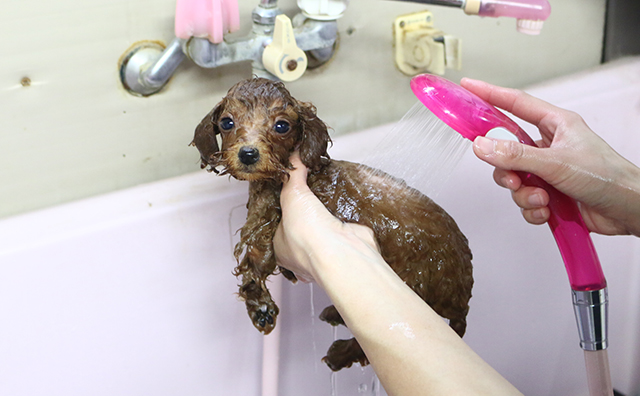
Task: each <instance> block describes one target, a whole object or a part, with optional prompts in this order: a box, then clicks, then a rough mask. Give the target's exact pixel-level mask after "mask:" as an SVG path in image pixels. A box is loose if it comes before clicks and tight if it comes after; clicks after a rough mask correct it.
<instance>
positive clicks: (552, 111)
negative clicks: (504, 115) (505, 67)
mask: <svg viewBox="0 0 640 396" xmlns="http://www.w3.org/2000/svg"><path fill="white" fill-rule="evenodd" d="M460 85H461V86H462V87H464V88H465V89H467V90H468V91H471V92H473V93H474V94H476V95H478V96H479V97H480V98H482V99H484V100H486V101H487V102H489V103H490V104H492V105H494V106H496V107H499V108H501V109H504V110H506V111H508V112H509V113H511V114H513V115H515V116H516V117H519V118H521V119H523V120H524V121H527V122H529V123H531V124H533V125H535V126H537V127H538V129H539V130H540V134H541V135H542V136H543V138H544V141H545V142H551V141H552V140H553V135H554V134H555V132H556V128H557V127H558V126H559V125H560V124H561V122H562V116H563V115H564V114H565V113H566V112H567V111H566V110H564V109H561V108H559V107H557V106H554V105H552V104H551V103H548V102H545V101H544V100H542V99H538V98H536V97H534V96H531V95H529V94H527V93H526V92H524V91H521V90H519V89H512V88H503V87H498V86H495V85H492V84H489V83H486V82H484V81H479V80H473V79H470V78H463V79H462V81H461V82H460Z"/></svg>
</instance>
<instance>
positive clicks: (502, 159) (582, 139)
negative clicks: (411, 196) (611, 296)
mask: <svg viewBox="0 0 640 396" xmlns="http://www.w3.org/2000/svg"><path fill="white" fill-rule="evenodd" d="M461 85H462V86H463V87H464V88H466V89H467V90H469V91H471V92H473V93H475V94H476V95H478V96H479V97H481V98H482V99H484V100H486V101H487V102H489V103H491V104H492V105H494V106H496V107H500V108H502V109H504V110H506V111H508V112H510V113H512V114H514V115H515V116H517V117H520V118H521V119H523V120H525V121H527V122H530V123H532V124H534V125H536V126H537V127H538V129H539V130H540V134H541V136H542V140H541V141H539V142H538V146H539V147H532V146H527V145H524V144H520V143H517V142H512V141H503V140H494V139H488V138H484V137H478V138H476V140H475V141H474V145H473V150H474V152H475V154H476V155H477V156H478V158H480V159H482V160H483V161H485V162H487V163H489V164H491V165H493V166H495V167H496V169H495V171H494V174H493V177H494V180H495V181H496V183H497V184H498V185H500V186H502V187H505V188H507V189H509V190H511V191H512V196H513V200H514V201H515V203H516V204H517V205H518V206H519V207H520V208H522V215H523V217H524V218H525V220H527V221H528V222H529V223H531V224H543V223H546V222H547V220H549V208H548V207H547V205H548V203H549V195H548V194H547V192H546V191H544V190H543V189H541V188H537V187H529V186H524V185H522V180H521V179H520V177H518V175H517V174H516V173H515V172H514V171H515V170H518V171H524V172H531V173H533V174H535V175H537V176H539V177H541V178H542V179H544V180H545V181H547V182H548V183H549V184H551V185H552V186H554V187H555V188H557V189H558V190H559V191H561V192H563V193H564V194H566V195H568V196H570V197H572V198H574V199H575V200H576V201H578V203H579V208H580V211H581V213H582V217H583V218H584V221H585V224H586V225H587V228H588V229H589V230H590V231H592V232H596V233H599V234H604V235H627V234H634V235H636V236H640V169H639V168H638V167H637V166H635V165H634V164H632V163H631V162H629V161H627V160H626V159H625V158H623V157H622V156H620V155H619V154H618V153H617V152H615V151H614V150H613V149H612V148H611V147H610V146H609V145H608V144H607V143H606V142H605V141H604V140H602V139H601V138H600V137H599V136H598V135H596V134H595V133H594V132H593V131H592V130H591V129H590V128H589V127H588V126H587V124H586V123H585V122H584V120H583V119H582V118H581V117H580V116H579V115H578V114H576V113H574V112H572V111H568V110H564V109H561V108H559V107H556V106H554V105H552V104H550V103H547V102H545V101H543V100H540V99H537V98H535V97H533V96H530V95H528V94H526V93H525V92H523V91H519V90H515V89H508V88H501V87H497V86H494V85H491V84H488V83H485V82H482V81H477V80H471V79H466V78H465V79H462V81H461Z"/></svg>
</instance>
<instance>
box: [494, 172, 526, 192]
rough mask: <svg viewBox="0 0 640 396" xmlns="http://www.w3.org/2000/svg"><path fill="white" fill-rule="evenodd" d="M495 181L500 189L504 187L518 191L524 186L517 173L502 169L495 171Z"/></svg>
mask: <svg viewBox="0 0 640 396" xmlns="http://www.w3.org/2000/svg"><path fill="white" fill-rule="evenodd" d="M493 180H494V181H495V182H496V184H497V185H499V186H500V187H504V188H506V189H509V190H511V191H516V190H517V189H519V188H520V186H521V185H522V180H521V179H520V177H519V176H518V175H517V174H516V173H515V172H513V171H508V170H505V169H500V168H495V169H494V171H493Z"/></svg>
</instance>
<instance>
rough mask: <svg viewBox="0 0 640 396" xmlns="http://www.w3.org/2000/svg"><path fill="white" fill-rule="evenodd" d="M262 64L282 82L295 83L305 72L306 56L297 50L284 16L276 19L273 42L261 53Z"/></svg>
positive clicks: (287, 18)
mask: <svg viewBox="0 0 640 396" xmlns="http://www.w3.org/2000/svg"><path fill="white" fill-rule="evenodd" d="M262 64H263V65H264V68H265V69H267V71H269V73H271V74H273V75H274V76H276V77H278V78H279V79H280V80H282V81H295V80H297V79H299V78H300V77H302V74H304V72H305V70H307V55H306V54H305V53H304V51H303V50H301V49H300V48H298V45H297V44H296V37H295V35H294V33H293V27H292V26H291V20H290V19H289V17H287V16H286V15H284V14H280V15H278V16H277V17H276V24H275V27H274V29H273V41H272V42H271V44H269V45H268V46H267V47H266V48H265V49H264V52H263V53H262Z"/></svg>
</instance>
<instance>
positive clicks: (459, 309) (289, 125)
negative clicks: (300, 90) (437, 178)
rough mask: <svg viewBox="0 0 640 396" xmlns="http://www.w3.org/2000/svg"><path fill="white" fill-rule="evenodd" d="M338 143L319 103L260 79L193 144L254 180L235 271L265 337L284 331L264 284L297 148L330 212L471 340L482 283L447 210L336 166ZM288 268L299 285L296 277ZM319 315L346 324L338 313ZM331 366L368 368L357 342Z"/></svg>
mask: <svg viewBox="0 0 640 396" xmlns="http://www.w3.org/2000/svg"><path fill="white" fill-rule="evenodd" d="M217 135H220V138H221V141H222V147H221V148H220V147H219V146H218V142H217ZM330 141H331V140H330V138H329V134H328V133H327V127H326V125H325V124H324V122H322V121H321V120H320V119H319V118H318V117H317V116H316V109H315V107H314V106H313V105H311V104H309V103H303V102H300V101H298V100H296V99H294V98H293V97H292V96H291V94H290V93H289V91H287V89H286V88H285V87H284V85H283V84H282V83H276V82H273V81H270V80H265V79H260V78H253V79H249V80H246V81H242V82H240V83H238V84H236V85H235V86H234V87H232V88H231V89H230V90H229V92H228V94H227V96H226V97H224V98H223V99H222V101H221V102H220V103H218V105H216V106H215V108H214V109H213V110H212V111H211V112H210V113H209V114H207V116H206V117H205V118H204V119H203V120H202V122H201V123H200V124H199V125H198V127H197V128H196V132H195V137H194V140H193V144H195V146H196V147H197V148H198V150H199V151H200V156H201V159H202V167H203V168H205V167H207V166H210V170H213V171H215V172H216V173H218V174H220V175H224V174H229V175H231V176H233V177H235V178H236V179H238V180H247V181H249V202H248V203H247V208H248V214H247V221H246V223H245V225H244V226H243V227H242V229H241V234H240V237H241V239H240V242H239V243H238V244H237V245H236V247H235V252H234V254H235V256H236V259H237V260H238V263H239V264H238V266H237V268H236V269H235V272H234V273H235V275H236V276H237V277H239V280H240V285H239V287H240V292H239V295H240V297H241V298H242V299H243V300H244V302H245V304H246V307H247V311H248V313H249V317H250V318H251V320H252V321H253V325H254V326H255V327H256V328H257V329H258V330H260V331H261V332H263V333H264V334H268V333H269V332H271V330H273V328H274V327H275V325H276V317H277V315H278V312H279V309H278V307H277V306H276V304H275V303H274V302H273V300H272V299H271V295H270V294H269V290H268V289H267V285H266V283H265V281H266V279H267V277H268V276H270V275H272V274H274V273H276V270H277V265H276V260H275V255H274V252H273V243H272V239H273V236H274V233H275V231H276V228H277V227H278V223H279V222H280V218H281V209H280V189H281V187H282V182H283V180H284V179H285V178H286V177H287V170H288V169H291V163H290V162H289V156H290V155H291V153H292V152H293V151H294V150H296V149H297V150H299V151H300V156H301V158H302V162H303V163H304V164H305V165H306V166H307V167H308V168H309V176H308V184H309V186H310V188H311V190H312V191H313V192H314V193H315V195H316V196H317V197H318V198H319V199H320V201H322V203H323V204H324V205H325V206H326V207H327V209H328V210H329V211H330V212H331V213H332V214H333V215H334V216H336V217H338V218H339V219H340V220H342V221H345V222H354V223H359V224H362V225H365V226H368V227H370V228H371V229H373V231H374V233H375V237H376V240H377V242H378V245H379V246H380V251H381V253H382V256H383V257H384V259H385V261H386V262H387V263H389V265H390V266H391V267H392V268H393V270H394V271H395V272H396V273H397V274H398V275H399V276H400V278H402V280H404V282H405V283H406V284H407V285H409V287H411V288H412V289H413V290H414V291H415V292H416V293H417V294H418V295H419V296H420V297H421V298H422V299H423V300H424V301H426V302H427V304H429V305H430V306H431V307H432V308H433V309H434V310H435V311H436V312H437V313H438V314H440V315H441V316H443V317H445V318H448V319H449V323H450V326H451V327H452V328H453V330H455V331H456V332H457V333H458V334H459V335H460V336H462V335H463V334H464V332H465V329H466V315H467V312H468V310H469V305H468V302H469V299H470V298H471V287H472V285H473V277H472V268H471V251H470V250H469V246H468V243H467V239H466V238H465V236H464V235H463V234H462V233H461V232H460V230H459V229H458V226H457V225H456V223H455V222H454V220H453V219H452V218H451V217H450V216H449V215H448V214H447V213H446V212H445V211H444V210H443V209H442V208H440V207H439V206H438V205H437V204H435V203H434V202H433V201H432V200H431V199H429V198H428V197H426V196H425V195H423V194H421V193H420V192H418V191H416V190H414V189H412V188H411V187H409V186H407V185H406V184H405V183H404V181H402V180H398V179H395V178H393V177H391V176H388V175H386V174H384V173H382V172H380V171H377V170H375V169H371V168H368V167H366V166H364V165H360V164H354V163H350V162H346V161H337V160H332V159H330V158H329V155H328V154H327V145H328V143H329V142H330ZM279 271H280V273H282V274H283V275H284V276H285V277H286V278H287V279H289V280H290V281H292V282H295V281H296V278H295V275H294V274H293V273H292V272H290V271H288V270H286V269H284V268H279ZM362 303H363V304H366V301H363V302H362ZM320 318H321V319H322V320H324V321H326V322H329V323H331V324H332V325H334V326H335V325H338V324H343V325H344V322H343V321H342V318H340V315H339V314H338V312H337V311H336V309H335V308H334V307H333V306H330V307H327V308H326V309H325V310H324V311H323V312H322V314H321V315H320ZM323 360H324V361H325V362H326V363H327V364H328V366H329V367H330V368H331V369H332V370H334V371H337V370H340V369H341V368H343V367H349V366H351V365H352V364H353V363H354V362H359V363H360V364H362V365H365V364H367V363H368V361H367V358H366V356H365V355H364V353H363V352H362V349H361V348H360V345H358V343H357V341H356V340H355V339H351V340H337V341H335V342H334V343H333V345H331V347H330V349H329V351H328V353H327V356H325V357H324V358H323Z"/></svg>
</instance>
